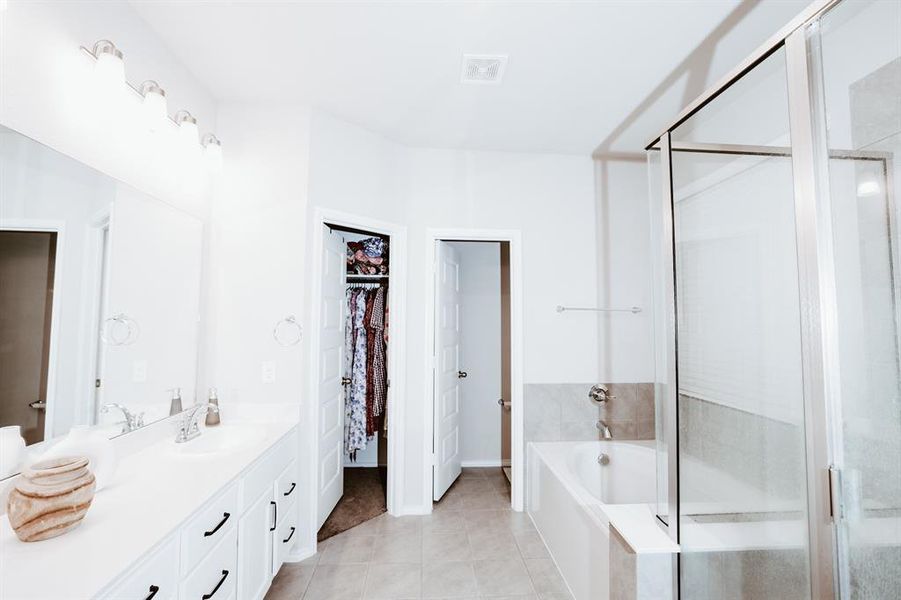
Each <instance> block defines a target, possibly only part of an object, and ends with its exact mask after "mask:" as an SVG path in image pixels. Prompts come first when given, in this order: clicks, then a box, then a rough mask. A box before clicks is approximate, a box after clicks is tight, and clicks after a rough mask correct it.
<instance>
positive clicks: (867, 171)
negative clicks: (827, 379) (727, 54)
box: [808, 1, 901, 600]
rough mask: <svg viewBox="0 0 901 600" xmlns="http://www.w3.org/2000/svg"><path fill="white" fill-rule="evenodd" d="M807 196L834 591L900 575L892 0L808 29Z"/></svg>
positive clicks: (900, 173)
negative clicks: (817, 258)
mask: <svg viewBox="0 0 901 600" xmlns="http://www.w3.org/2000/svg"><path fill="white" fill-rule="evenodd" d="M808 46H809V49H810V55H811V57H812V59H813V60H814V65H815V66H817V67H818V68H816V69H814V73H815V76H814V78H813V82H812V83H813V91H814V100H813V104H814V109H815V110H814V113H815V114H819V116H820V120H821V121H822V128H821V132H820V137H821V138H823V139H820V140H818V142H819V144H818V145H819V147H820V148H821V149H822V150H821V152H820V154H821V162H822V163H823V164H822V165H821V167H822V168H821V172H822V173H823V176H822V179H823V181H821V183H820V185H821V188H822V192H821V194H820V198H819V200H821V201H822V202H823V204H824V208H825V209H826V213H827V214H828V216H829V217H830V218H829V220H828V225H827V227H829V228H831V236H828V239H829V241H830V242H831V254H832V256H831V261H830V262H831V266H832V269H833V278H834V282H835V286H834V287H835V290H834V297H833V299H832V303H833V309H832V312H833V315H832V319H833V329H834V348H833V356H832V364H831V365H829V366H830V367H831V369H830V372H831V373H832V381H833V387H834V389H835V392H834V393H833V394H832V395H831V398H832V401H833V405H832V406H831V407H830V409H831V421H832V422H831V427H830V429H831V431H830V437H831V442H832V443H831V446H832V458H833V463H834V465H835V469H836V477H835V478H834V482H835V486H836V487H837V488H838V489H836V490H835V492H837V493H835V496H834V502H833V504H834V505H836V506H834V509H833V513H834V522H835V527H836V541H837V550H838V552H837V561H838V564H837V569H836V572H837V574H838V575H837V578H838V587H839V590H840V594H841V597H842V598H855V599H857V598H861V599H868V600H869V599H873V600H877V599H878V600H882V599H889V598H897V597H898V596H897V594H899V585H901V583H899V582H901V393H899V385H901V376H899V373H901V368H899V323H901V308H899V307H901V302H899V290H901V286H899V272H898V269H899V265H901V261H899V259H901V253H899V244H898V241H899V238H898V227H899V223H901V221H899V212H898V198H899V192H901V188H899V182H901V170H899V168H901V3H898V2H885V1H870V2H849V1H845V2H842V3H840V4H838V5H836V6H835V7H833V8H832V9H831V10H829V11H828V12H827V13H825V14H824V15H823V16H822V17H821V18H820V19H819V20H818V21H817V22H815V23H814V24H812V25H811V26H810V27H809V29H808Z"/></svg>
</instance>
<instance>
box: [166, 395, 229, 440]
mask: <svg viewBox="0 0 901 600" xmlns="http://www.w3.org/2000/svg"><path fill="white" fill-rule="evenodd" d="M208 411H211V412H213V413H216V414H218V413H219V407H218V406H216V405H215V404H210V403H209V402H203V403H201V404H195V405H194V406H190V407H188V408H187V409H185V412H184V413H182V417H181V421H180V422H179V424H178V433H177V434H176V436H175V443H176V444H181V443H184V442H187V441H190V440H193V439H194V438H196V437H197V436H198V435H200V427H199V426H198V422H199V420H200V416H201V415H205V414H206V413H207V412H208Z"/></svg>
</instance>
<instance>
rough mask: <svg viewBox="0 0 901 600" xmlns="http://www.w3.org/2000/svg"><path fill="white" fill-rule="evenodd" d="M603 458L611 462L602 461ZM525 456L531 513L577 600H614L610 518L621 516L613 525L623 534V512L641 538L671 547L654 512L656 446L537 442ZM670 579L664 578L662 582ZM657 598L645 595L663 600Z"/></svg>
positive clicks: (614, 443)
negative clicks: (643, 535)
mask: <svg viewBox="0 0 901 600" xmlns="http://www.w3.org/2000/svg"><path fill="white" fill-rule="evenodd" d="M601 453H604V454H606V455H607V456H608V457H609V459H610V461H609V463H608V464H606V465H601V464H599V463H598V456H599V455H600V454H601ZM527 456H528V474H527V486H528V487H527V489H528V494H527V498H526V507H527V510H528V512H529V515H530V516H531V518H532V521H533V522H534V523H535V527H536V528H537V529H538V532H539V534H540V535H541V537H542V538H543V539H544V542H545V544H546V546H547V548H548V550H549V552H550V553H551V557H552V558H553V559H554V562H556V564H557V567H558V568H559V569H560V572H561V574H562V575H563V578H564V579H565V580H566V583H567V585H568V586H569V589H570V591H571V592H572V594H573V597H574V598H575V599H576V600H608V598H610V587H611V573H610V560H611V545H610V542H611V532H610V526H611V518H613V519H620V520H619V521H614V523H615V524H616V526H617V531H618V532H619V533H621V531H620V530H621V529H622V522H623V518H624V517H623V515H626V517H625V518H626V519H627V520H628V521H629V522H628V523H627V525H628V527H630V528H632V529H633V530H635V529H636V528H637V530H641V528H644V531H645V533H648V535H646V536H645V538H644V539H656V540H658V541H659V540H661V539H662V540H665V541H663V542H661V544H662V546H661V547H664V546H666V544H669V543H671V542H669V541H668V538H666V536H665V534H663V533H662V531H659V528H657V525H656V522H655V519H654V516H653V513H652V512H651V508H650V506H651V504H652V503H653V502H654V500H655V495H656V491H655V485H656V482H655V473H656V465H655V455H654V442H653V441H650V442H647V441H595V442H533V443H530V444H529V445H528V449H527ZM630 511H631V512H630ZM629 515H632V516H629ZM635 515H637V519H636V518H634V516H635ZM654 536H658V537H657V538H654ZM620 537H621V536H618V539H620ZM628 545H631V542H630V543H629V544H628ZM619 547H621V545H620V546H618V545H616V544H615V545H614V553H617V552H618V548H619ZM630 551H631V550H630ZM659 551H660V550H659V549H652V550H651V552H659ZM656 556H661V555H656ZM614 560H617V557H616V556H614ZM667 560H669V558H667ZM615 575H619V573H617V574H615ZM669 580H670V577H669V575H664V576H663V578H662V579H661V581H662V582H663V583H662V584H661V585H668V584H667V583H666V581H669ZM614 587H615V588H616V587H618V585H617V584H614ZM633 589H634V588H633ZM654 594H658V595H651V596H648V597H655V598H662V597H664V596H665V595H666V594H665V593H664V592H663V591H660V592H654Z"/></svg>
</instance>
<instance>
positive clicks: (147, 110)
mask: <svg viewBox="0 0 901 600" xmlns="http://www.w3.org/2000/svg"><path fill="white" fill-rule="evenodd" d="M141 95H142V96H144V100H143V102H142V108H141V110H142V111H143V113H144V121H145V122H146V123H147V127H148V128H149V129H150V131H156V130H157V128H159V127H160V125H161V124H162V123H164V122H165V120H166V117H167V116H168V112H167V110H166V91H165V90H164V89H163V88H161V87H160V86H159V84H158V83H157V82H155V81H145V82H144V83H142V84H141Z"/></svg>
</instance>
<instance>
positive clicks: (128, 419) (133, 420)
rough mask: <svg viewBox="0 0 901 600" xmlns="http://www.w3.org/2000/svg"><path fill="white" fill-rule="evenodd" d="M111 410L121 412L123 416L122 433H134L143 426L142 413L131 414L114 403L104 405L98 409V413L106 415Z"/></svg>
mask: <svg viewBox="0 0 901 600" xmlns="http://www.w3.org/2000/svg"><path fill="white" fill-rule="evenodd" d="M111 408H115V409H118V410H121V411H122V414H123V415H124V416H125V422H124V423H122V433H128V432H129V431H135V430H136V429H140V428H141V427H143V426H144V413H133V412H131V411H130V410H128V409H127V408H125V407H124V406H122V405H121V404H117V403H115V402H110V403H108V404H104V405H103V406H102V407H100V412H101V413H103V414H106V413H108V412H109V411H110V409H111Z"/></svg>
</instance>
